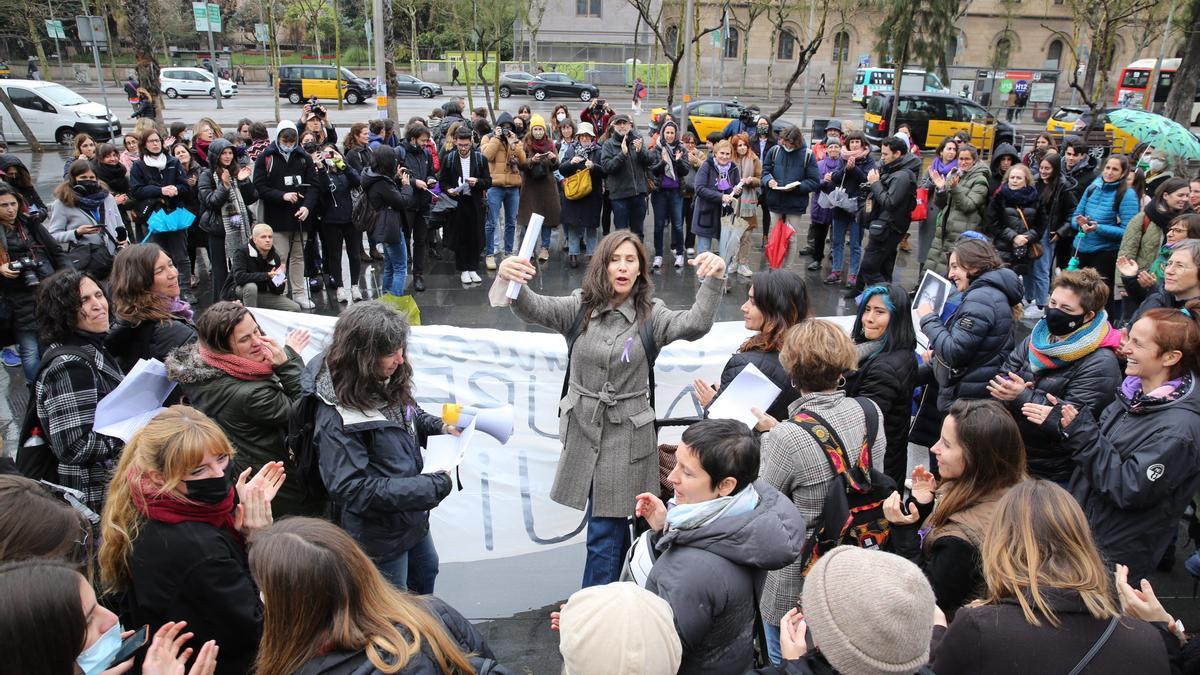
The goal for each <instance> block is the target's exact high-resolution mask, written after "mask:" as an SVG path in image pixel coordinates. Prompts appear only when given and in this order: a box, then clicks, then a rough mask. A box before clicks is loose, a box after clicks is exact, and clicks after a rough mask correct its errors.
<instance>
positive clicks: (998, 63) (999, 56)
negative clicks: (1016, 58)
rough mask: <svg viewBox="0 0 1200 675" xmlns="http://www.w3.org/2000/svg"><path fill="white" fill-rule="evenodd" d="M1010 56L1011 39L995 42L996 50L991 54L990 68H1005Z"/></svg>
mask: <svg viewBox="0 0 1200 675" xmlns="http://www.w3.org/2000/svg"><path fill="white" fill-rule="evenodd" d="M1011 55H1012V39H1011V38H1008V37H1002V38H1000V39H999V40H996V49H995V51H994V52H993V54H992V67H994V68H1007V67H1008V59H1009V57H1010V56H1011Z"/></svg>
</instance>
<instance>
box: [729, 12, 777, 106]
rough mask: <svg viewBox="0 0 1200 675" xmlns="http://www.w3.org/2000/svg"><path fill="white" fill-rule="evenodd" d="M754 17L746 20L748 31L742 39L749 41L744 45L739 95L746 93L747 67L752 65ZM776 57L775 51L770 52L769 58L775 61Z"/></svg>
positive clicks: (743, 34)
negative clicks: (751, 49) (751, 45)
mask: <svg viewBox="0 0 1200 675" xmlns="http://www.w3.org/2000/svg"><path fill="white" fill-rule="evenodd" d="M754 18H755V17H754V16H751V17H750V20H749V21H747V22H746V32H745V33H742V36H743V37H742V39H743V40H746V41H747V42H746V45H745V46H744V47H742V81H741V83H739V84H738V96H745V95H746V69H747V68H748V67H749V65H750V43H749V37H750V29H752V28H754ZM774 57H775V54H773V53H772V54H769V55H767V60H768V61H774V60H775V58H774Z"/></svg>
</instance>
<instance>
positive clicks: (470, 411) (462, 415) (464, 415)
mask: <svg viewBox="0 0 1200 675" xmlns="http://www.w3.org/2000/svg"><path fill="white" fill-rule="evenodd" d="M472 420H474V421H475V428H476V429H478V430H479V431H482V432H483V433H485V434H487V435H488V436H491V437H492V438H494V439H496V440H498V441H500V444H501V445H503V444H505V443H507V442H508V439H510V438H512V435H513V407H512V406H511V405H502V406H500V407H499V408H476V407H474V406H464V405H462V404H461V403H443V404H442V421H443V422H445V423H446V424H449V425H450V426H452V427H458V428H459V429H465V428H466V427H467V425H469V424H470V423H471V421H472Z"/></svg>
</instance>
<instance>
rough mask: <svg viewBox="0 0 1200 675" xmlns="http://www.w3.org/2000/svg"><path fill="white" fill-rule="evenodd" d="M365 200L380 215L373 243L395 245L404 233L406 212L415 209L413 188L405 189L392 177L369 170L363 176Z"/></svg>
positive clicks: (410, 186)
mask: <svg viewBox="0 0 1200 675" xmlns="http://www.w3.org/2000/svg"><path fill="white" fill-rule="evenodd" d="M362 187H363V195H364V197H363V198H364V199H367V200H368V203H369V204H370V205H371V206H372V207H373V208H374V209H375V210H376V212H378V213H379V219H378V220H376V221H375V230H374V231H372V232H371V234H370V237H371V242H372V243H383V244H395V243H396V242H398V241H400V235H401V234H402V233H403V232H404V218H405V215H404V212H405V211H406V210H408V209H411V208H412V207H413V204H414V202H415V198H414V197H413V187H412V184H411V183H410V184H409V185H407V186H406V187H404V188H401V187H400V184H399V183H397V182H396V179H395V178H392V177H391V176H380V175H379V174H377V173H375V172H374V171H371V170H370V169H367V172H366V173H365V174H363V178H362Z"/></svg>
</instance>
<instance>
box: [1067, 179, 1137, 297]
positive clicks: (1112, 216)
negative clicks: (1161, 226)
mask: <svg viewBox="0 0 1200 675" xmlns="http://www.w3.org/2000/svg"><path fill="white" fill-rule="evenodd" d="M1122 188H1124V189H1122ZM1118 192H1120V193H1121V194H1122V196H1121V198H1120V199H1121V203H1120V204H1117V193H1118ZM1141 210H1142V205H1141V204H1140V203H1138V196H1137V193H1136V192H1134V191H1133V190H1131V189H1129V188H1128V187H1127V186H1125V179H1124V178H1122V179H1120V180H1116V181H1113V182H1111V183H1106V182H1104V179H1103V178H1097V179H1096V180H1094V181H1092V184H1091V185H1089V186H1088V187H1087V189H1086V190H1084V191H1083V196H1082V197H1080V198H1079V203H1078V204H1077V205H1076V206H1075V212H1074V213H1073V214H1071V222H1074V221H1075V217H1076V216H1087V218H1088V220H1094V221H1096V225H1097V227H1096V230H1095V231H1094V232H1092V233H1091V234H1088V235H1085V236H1084V237H1083V239H1082V240H1081V241H1080V242H1079V252H1080V253H1095V252H1097V251H1116V250H1118V249H1120V248H1121V238H1122V237H1124V236H1125V226H1126V225H1128V224H1130V223H1131V222H1133V217H1134V216H1136V215H1137V214H1138V211H1141ZM1101 274H1107V270H1102V271H1101Z"/></svg>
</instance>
